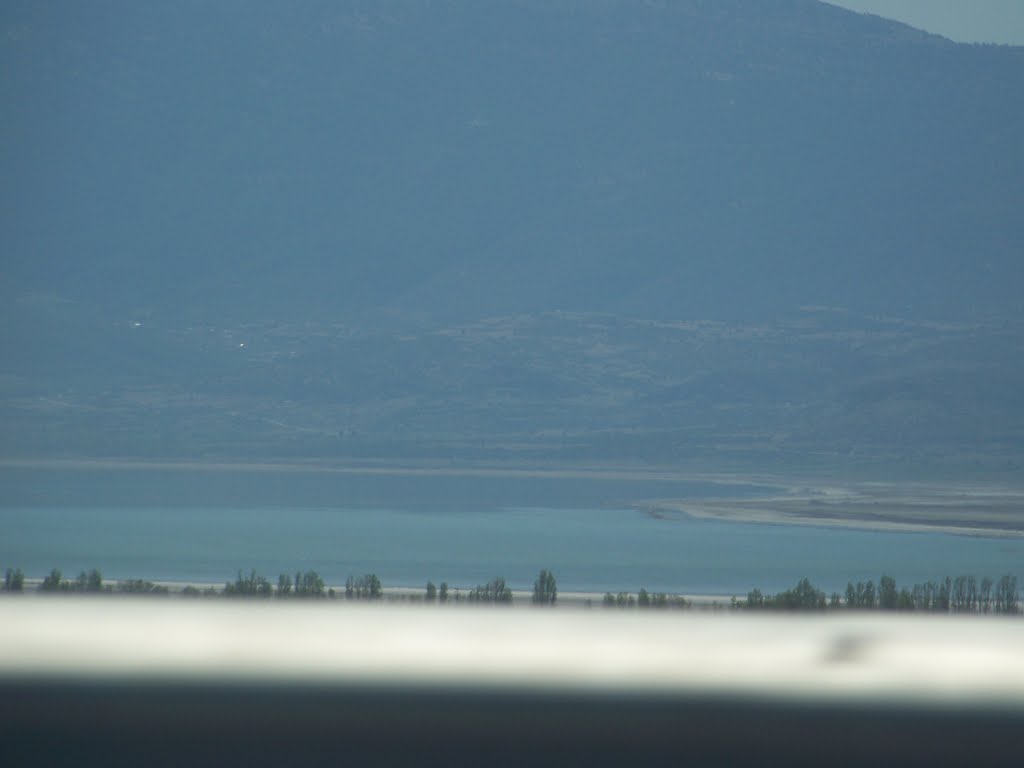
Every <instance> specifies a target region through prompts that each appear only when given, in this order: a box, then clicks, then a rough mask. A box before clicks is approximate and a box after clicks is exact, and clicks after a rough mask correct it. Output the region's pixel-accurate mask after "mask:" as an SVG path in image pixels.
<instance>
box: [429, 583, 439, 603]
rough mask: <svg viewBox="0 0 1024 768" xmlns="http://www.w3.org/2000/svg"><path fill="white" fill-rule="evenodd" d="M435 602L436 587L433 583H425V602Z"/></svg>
mask: <svg viewBox="0 0 1024 768" xmlns="http://www.w3.org/2000/svg"><path fill="white" fill-rule="evenodd" d="M436 601H437V587H435V586H434V582H432V581H428V582H427V602H428V603H433V602H436Z"/></svg>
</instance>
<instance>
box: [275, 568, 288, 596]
mask: <svg viewBox="0 0 1024 768" xmlns="http://www.w3.org/2000/svg"><path fill="white" fill-rule="evenodd" d="M291 593H292V577H291V576H289V575H288V574H287V573H282V574H281V575H279V576H278V577H277V596H278V597H288V595H290V594H291Z"/></svg>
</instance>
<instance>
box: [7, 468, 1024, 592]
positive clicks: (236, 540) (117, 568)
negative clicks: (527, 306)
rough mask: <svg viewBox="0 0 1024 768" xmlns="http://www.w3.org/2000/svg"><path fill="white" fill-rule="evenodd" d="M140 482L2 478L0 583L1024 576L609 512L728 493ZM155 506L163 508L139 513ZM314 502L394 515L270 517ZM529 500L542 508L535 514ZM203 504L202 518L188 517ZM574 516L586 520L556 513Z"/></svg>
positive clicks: (982, 555)
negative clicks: (651, 501)
mask: <svg viewBox="0 0 1024 768" xmlns="http://www.w3.org/2000/svg"><path fill="white" fill-rule="evenodd" d="M104 475H106V477H104ZM147 475H148V473H79V474H78V475H75V473H71V474H70V475H69V474H68V473H63V474H61V475H60V476H59V477H58V476H57V475H53V474H51V475H47V474H46V473H43V474H39V473H36V474H33V473H27V474H25V473H21V474H20V475H19V474H18V473H14V475H12V474H11V473H10V472H7V473H6V476H5V475H4V474H2V473H0V479H2V480H4V481H5V484H4V485H3V488H4V492H5V496H4V498H3V499H2V502H3V504H2V505H0V567H7V566H17V567H21V568H22V569H23V570H24V571H25V572H26V574H27V575H28V576H30V577H33V576H35V577H41V576H43V575H45V573H47V572H48V571H49V569H50V568H53V567H58V568H61V569H62V570H63V571H64V573H65V574H67V575H74V574H77V573H78V572H79V571H81V570H86V569H89V568H99V569H100V570H101V571H102V572H103V574H104V576H105V577H106V578H111V579H120V578H148V579H154V580H175V581H192V582H219V583H222V582H224V581H226V580H228V579H231V578H233V576H234V574H235V572H236V571H237V570H238V569H245V570H248V569H250V568H255V569H256V570H257V572H259V573H261V574H263V575H265V576H267V577H268V578H270V579H271V580H272V581H276V578H277V575H278V574H279V573H282V572H287V573H294V572H295V571H296V570H299V569H301V570H309V569H312V570H316V571H318V572H319V573H320V574H321V576H323V577H324V578H325V580H327V581H328V583H331V584H339V583H342V582H344V580H345V578H346V577H348V576H350V575H356V576H358V575H360V574H363V573H371V572H372V573H376V574H377V575H378V576H380V578H381V580H382V581H383V582H384V584H385V586H422V585H423V584H424V583H425V582H426V581H427V580H428V579H430V580H432V581H434V582H435V583H440V582H442V581H447V582H448V583H449V584H452V585H453V586H454V585H457V586H459V587H462V588H466V587H472V586H473V585H475V584H479V583H483V582H486V581H489V580H490V579H492V578H494V577H496V576H503V577H505V578H506V579H507V580H508V581H509V583H510V584H511V585H512V586H513V588H519V589H528V588H530V586H531V585H532V581H533V579H534V578H535V576H536V574H537V572H538V571H539V570H540V569H541V568H549V569H551V570H553V571H554V572H555V574H556V576H557V578H558V585H559V588H560V589H561V590H563V591H577V590H579V591H597V592H603V591H614V592H617V591H630V592H635V591H636V590H638V589H639V588H640V587H645V588H646V589H648V590H650V591H665V592H691V593H711V594H723V595H730V594H737V595H745V594H746V592H747V591H748V590H750V589H751V588H753V587H755V586H756V587H759V588H761V589H762V590H767V591H776V590H779V589H783V588H786V587H789V586H792V585H793V584H794V583H795V582H796V581H797V580H798V579H800V578H803V577H807V578H810V579H811V580H812V582H814V583H815V584H816V585H817V586H818V587H820V588H822V589H825V590H826V591H832V590H837V591H842V589H843V588H844V587H845V585H846V582H847V581H851V580H852V581H858V580H867V579H873V580H874V581H875V582H876V583H877V581H878V578H879V576H880V575H881V574H883V573H887V574H889V575H891V576H893V577H894V578H896V580H897V582H898V583H899V584H900V585H908V586H909V585H910V584H912V583H914V582H923V581H927V580H937V579H940V578H942V577H944V576H947V575H949V576H957V575H959V574H974V575H976V576H978V577H982V576H992V577H993V578H997V577H998V576H1000V575H1001V574H1003V573H1014V574H1015V575H1018V576H1020V575H1022V571H1024V569H1022V568H1021V565H1022V564H1024V539H1013V538H980V537H964V536H952V535H947V534H937V533H895V532H872V531H855V530H844V529H836V528H824V527H814V526H790V525H761V524H744V523H726V522H716V521H708V520H692V519H689V518H687V517H685V516H684V515H674V516H670V517H667V518H655V517H651V516H650V515H647V514H645V513H643V512H639V511H636V510H634V509H630V508H628V507H626V506H624V505H623V504H619V505H616V504H615V503H614V502H615V501H616V500H619V501H621V500H624V499H628V498H630V495H632V498H634V499H636V498H644V497H647V498H653V497H659V496H668V495H672V496H676V497H685V496H686V495H689V496H690V497H697V496H709V495H719V494H720V495H740V494H749V493H751V492H753V490H756V489H750V488H742V487H739V488H735V487H734V488H722V487H716V486H705V485H701V484H693V483H687V484H681V483H665V484H658V483H654V484H652V483H639V482H637V483H633V481H626V482H623V481H615V482H606V483H602V482H594V481H592V480H587V481H579V480H564V481H563V480H552V479H550V478H549V479H546V480H543V481H539V482H538V481H536V480H529V479H518V478H516V479H504V480H495V479H493V478H492V479H481V478H469V479H467V478H423V477H415V478H409V477H404V478H395V477H385V478H381V477H376V478H366V477H362V476H356V477H333V478H327V479H325V478H322V477H316V478H312V479H311V478H296V477H294V476H289V477H287V478H282V477H277V478H269V479H268V478H267V477H264V476H259V475H256V474H252V475H246V476H237V477H231V476H227V475H223V474H218V473H182V474H181V476H174V475H173V473H172V474H171V475H169V474H167V473H161V474H159V476H157V475H152V476H147ZM668 486H671V487H668ZM289 487H290V488H291V490H290V491H289V490H288V489H289ZM300 487H301V491H300V490H298V489H299V488H300ZM161 488H162V491H161V490H160V489H161ZM228 489H230V493H226V492H227V490H228ZM275 489H276V490H275ZM225 494H226V496H227V497H229V498H226V496H225ZM154 496H160V497H162V498H165V499H169V500H170V502H173V503H167V504H158V503H154V498H153V497H154ZM326 496H330V497H332V498H335V499H344V500H346V501H349V502H351V500H355V501H356V502H359V501H365V500H366V498H367V497H372V498H374V499H377V500H390V501H394V500H396V499H397V500H398V501H399V502H401V503H392V504H389V505H385V504H377V505H373V506H370V505H369V504H363V503H346V504H343V505H337V506H326V505H322V506H297V505H289V504H284V503H281V502H282V500H284V499H287V498H296V497H297V498H299V499H300V500H303V501H308V500H309V499H310V498H311V497H312V498H313V499H316V500H318V501H320V502H321V503H322V502H323V501H324V498H325V497H326ZM542 498H543V499H554V500H555V503H554V504H543V505H542V504H538V503H537V501H538V500H539V499H542ZM210 499H213V500H214V501H216V502H217V503H208V504H203V503H200V502H201V501H203V500H210ZM580 499H583V500H584V501H586V502H589V503H588V506H586V507H580V506H572V505H570V504H567V503H566V502H573V501H579V500H580ZM75 501H78V502H83V501H87V502H89V503H77V504H76V503H73V502H75ZM54 502H58V503H54ZM59 502H64V503H59ZM69 502H71V503H69ZM99 502H102V503H99Z"/></svg>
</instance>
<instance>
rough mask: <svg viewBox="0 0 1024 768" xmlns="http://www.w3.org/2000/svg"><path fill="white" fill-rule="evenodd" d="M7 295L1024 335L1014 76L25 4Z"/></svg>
mask: <svg viewBox="0 0 1024 768" xmlns="http://www.w3.org/2000/svg"><path fill="white" fill-rule="evenodd" d="M3 27H4V34H3V35H2V36H0V71H2V72H3V73H4V75H3V76H2V78H0V89H2V90H0V100H2V102H3V103H4V105H5V115H6V117H5V119H4V120H3V121H2V123H0V162H2V164H3V167H4V168H5V177H6V181H5V183H4V185H3V186H2V189H0V195H2V198H0V204H2V209H3V210H4V212H5V213H4V221H5V226H4V232H3V240H4V252H5V254H6V255H5V258H4V260H3V265H2V269H3V277H4V280H3V282H4V288H3V290H4V293H5V294H6V295H8V296H12V295H22V294H25V293H31V292H41V293H55V294H57V295H59V296H61V297H65V298H70V299H74V300H76V301H82V302H86V303H89V304H94V303H95V304H112V305H114V306H118V307H121V308H124V309H126V310H127V309H131V310H132V311H136V312H137V311H140V310H144V309H147V308H158V309H162V310H164V311H167V310H175V311H176V310H178V309H180V308H185V307H193V308H202V309H209V308H210V307H220V308H223V309H224V310H225V311H228V312H231V313H232V314H235V315H240V316H254V315H260V314H263V313H265V312H268V311H273V312H276V313H279V314H281V315H284V316H301V315H303V314H304V313H307V312H309V311H314V310H315V311H317V312H328V313H333V314H341V315H345V316H351V315H353V314H358V313H360V312H363V311H364V310H368V309H376V308H382V307H383V308H388V309H390V310H397V311H402V312H406V311H408V312H414V313H423V314H426V315H428V316H435V317H437V316H440V317H462V318H472V317H475V316H480V315H487V314H503V313H509V312H517V311H536V310H546V309H569V310H585V311H612V312H615V311H625V312H630V313H634V314H642V315H647V316H656V317H679V316H684V317H704V316H714V317H717V318H719V319H731V318H735V317H754V316H774V315H777V314H778V313H779V312H785V311H790V310H792V309H794V308H795V307H796V306H799V305H802V304H823V305H830V304H838V305H842V306H847V307H851V308H853V309H856V310H859V311H891V312H899V313H901V314H907V313H911V314H914V315H920V316H970V315H976V314H978V313H981V314H986V315H987V314H992V313H995V314H999V313H1011V314H1014V315H1019V314H1020V313H1021V308H1022V304H1021V300H1020V297H1019V295H1018V289H1017V286H1018V285H1019V284H1020V281H1021V277H1022V273H1021V266H1020V264H1021V260H1020V258H1019V255H1020V243H1021V242H1024V237H1022V235H1024V216H1021V215H1020V210H1021V203H1022V200H1024V197H1022V187H1021V184H1022V182H1021V179H1022V173H1021V171H1022V170H1024V169H1022V167H1021V166H1022V150H1021V149H1020V136H1021V135H1024V98H1021V95H1022V94H1024V51H1022V50H1021V49H1009V48H996V47H977V46H975V47H971V46H957V45H953V44H951V43H949V42H948V41H945V40H943V39H941V38H937V37H934V36H929V35H925V34H924V33H920V32H917V31H915V30H912V29H910V28H908V27H905V26H902V25H899V24H895V23H889V22H886V21H883V20H881V19H878V18H874V17H868V16H860V15H857V14H853V13H849V12H846V11H843V10H841V9H838V8H835V7H832V6H828V5H825V4H822V3H818V2H813V1H812V0H785V1H780V2H771V3H764V2H759V1H757V0H715V1H714V2H707V1H701V0H690V1H689V2H687V1H685V0H684V1H680V2H665V3H659V2H612V1H609V2H601V1H595V2H577V1H575V0H568V1H566V2H548V1H547V0H544V1H542V0H524V1H522V2H510V3H477V2H469V1H466V2H427V1H426V0H424V2H381V3H362V2H333V1H331V2H327V1H326V0H325V1H324V2H316V1H314V2H307V3H302V4H300V5H299V6H298V7H293V6H291V5H282V4H280V3H276V2H262V1H257V2H242V1H241V0H238V1H237V2H230V1H226V2H218V3H206V2H178V3H161V2H130V3H128V2H106V3H95V4H80V3H56V4H42V3H32V2H26V3H13V4H8V5H7V6H6V9H5V11H4V13H3Z"/></svg>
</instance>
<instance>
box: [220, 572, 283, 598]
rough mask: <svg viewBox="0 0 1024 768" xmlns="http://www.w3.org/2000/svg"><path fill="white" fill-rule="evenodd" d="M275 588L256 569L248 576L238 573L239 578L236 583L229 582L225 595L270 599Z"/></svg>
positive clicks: (226, 585)
mask: <svg viewBox="0 0 1024 768" xmlns="http://www.w3.org/2000/svg"><path fill="white" fill-rule="evenodd" d="M273 591H274V588H273V587H272V586H271V584H270V582H269V581H267V580H266V578H264V577H263V576H260V575H259V574H257V573H256V571H255V569H253V570H250V571H249V575H248V576H243V575H242V572H241V571H239V572H238V578H237V579H235V581H234V582H230V581H229V582H227V583H226V584H225V585H224V594H225V595H228V596H229V597H270V595H271V594H272V593H273Z"/></svg>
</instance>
